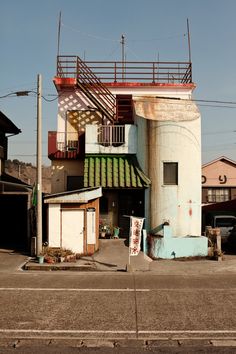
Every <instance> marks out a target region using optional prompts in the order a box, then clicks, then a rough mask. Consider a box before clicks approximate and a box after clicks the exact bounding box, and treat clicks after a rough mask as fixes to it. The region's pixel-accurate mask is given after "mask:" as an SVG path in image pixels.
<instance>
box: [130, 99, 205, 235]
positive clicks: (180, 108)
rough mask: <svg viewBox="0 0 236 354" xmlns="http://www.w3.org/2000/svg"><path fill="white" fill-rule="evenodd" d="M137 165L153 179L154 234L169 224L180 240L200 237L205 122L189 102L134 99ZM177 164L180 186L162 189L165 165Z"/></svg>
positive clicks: (151, 220) (150, 217) (151, 218)
mask: <svg viewBox="0 0 236 354" xmlns="http://www.w3.org/2000/svg"><path fill="white" fill-rule="evenodd" d="M135 100H136V101H135V110H136V123H137V125H138V142H139V143H138V152H137V156H138V160H139V162H140V165H141V166H142V168H143V170H144V172H145V173H147V175H148V176H149V178H150V179H151V181H152V183H151V188H150V198H149V201H148V193H146V195H147V200H146V206H147V208H148V209H147V210H149V214H150V215H148V213H147V215H145V216H146V217H147V220H148V221H149V225H150V229H151V230H152V229H156V228H157V229H158V228H160V227H161V225H162V224H163V223H164V222H165V221H168V222H169V223H170V225H171V227H172V230H173V234H174V235H175V236H176V237H185V236H187V235H194V236H197V235H201V120H200V113H199V111H198V108H197V106H196V105H195V104H194V103H193V102H192V101H191V100H189V101H188V102H185V101H184V103H183V104H182V103H180V102H179V101H178V100H177V103H175V101H172V102H170V101H171V100H167V102H166V101H165V100H161V99H155V98H154V97H146V96H145V97H136V98H135ZM164 162H177V163H178V185H164V183H163V163H164Z"/></svg>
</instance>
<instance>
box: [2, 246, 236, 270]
mask: <svg viewBox="0 0 236 354" xmlns="http://www.w3.org/2000/svg"><path fill="white" fill-rule="evenodd" d="M9 254H11V252H10V253H9ZM25 259H26V257H25ZM18 261H19V265H20V262H22V261H23V258H22V257H20V255H19V257H18ZM129 264H130V267H129ZM0 265H1V259H0ZM26 268H27V269H28V270H46V269H53V270H57V269H61V270H78V271H109V272H113V271H115V272H117V271H127V270H128V271H129V270H133V271H141V272H146V271H150V272H154V273H155V274H160V275H168V274H175V275H187V274H189V275H194V274H195V275H204V274H216V273H219V274H223V273H224V272H227V273H234V272H236V255H225V256H224V257H223V260H222V261H216V260H210V259H206V258H200V259H179V260H178V259H175V260H174V259H173V260H163V259H162V260H152V259H151V258H149V257H147V256H146V255H144V254H143V252H140V254H139V255H138V256H133V257H130V259H129V255H128V247H127V246H126V244H125V240H124V239H118V240H100V249H99V251H98V252H96V253H95V254H94V255H93V256H92V257H81V259H79V260H78V261H77V262H76V263H61V264H56V265H48V264H46V263H44V264H43V265H40V264H39V263H38V262H37V260H35V259H29V260H28V262H27V263H26Z"/></svg>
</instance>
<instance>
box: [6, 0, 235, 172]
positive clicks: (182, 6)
mask: <svg viewBox="0 0 236 354" xmlns="http://www.w3.org/2000/svg"><path fill="white" fill-rule="evenodd" d="M60 11H61V13H62V26H61V41H60V53H61V54H65V55H79V56H81V57H82V58H84V56H85V58H86V59H87V60H120V59H121V45H120V43H119V41H120V38H121V34H124V35H125V39H126V58H127V60H141V61H146V60H150V61H154V60H157V58H158V56H159V59H160V60H161V61H180V60H183V61H184V60H187V59H188V48H187V37H186V36H185V34H186V20H187V18H188V19H189V23H190V32H191V49H192V63H193V81H194V82H195V83H196V85H197V88H196V90H195V93H194V98H195V99H203V100H216V101H233V102H236V68H235V62H236V60H235V58H236V21H235V14H236V1H235V0H224V1H223V0H117V1H115V0H86V1H81V0H41V1H38V0H37V1H36V0H7V1H1V4H0V43H1V56H0V68H1V69H0V71H1V75H0V96H4V95H6V94H8V93H9V92H14V91H21V90H36V86H37V74H39V73H40V74H41V75H42V81H43V95H44V96H45V97H46V98H47V99H52V98H53V97H54V96H51V95H56V90H55V87H54V85H53V82H52V80H53V77H54V75H55V73H56V55H57V32H58V19H59V13H60ZM203 104H206V103H201V105H200V102H199V109H200V111H201V114H202V161H203V163H205V162H208V161H210V160H213V159H215V158H217V157H218V156H221V155H225V156H228V157H229V158H231V159H234V160H236V132H234V131H236V123H235V117H236V105H234V106H232V105H231V106H230V107H229V108H228V107H222V105H220V106H221V107H217V106H219V105H218V104H216V103H209V104H208V106H204V105H203ZM209 105H211V106H209ZM212 105H213V107H212ZM225 106H229V105H227V104H225ZM234 107H235V108H234ZM0 110H1V111H2V112H3V113H4V114H6V116H8V117H9V118H10V119H11V120H12V121H13V122H14V123H15V124H16V126H17V127H18V128H20V129H21V130H22V133H21V134H19V135H18V136H15V137H11V138H10V139H9V158H10V159H14V158H16V159H19V160H21V161H25V162H32V163H33V164H35V162H36V158H35V154H36V152H35V151H36V97H35V96H32V97H21V98H20V97H8V98H2V99H0ZM56 122H57V101H56V100H55V101H53V102H51V103H49V102H46V101H43V132H42V134H43V138H42V140H43V155H44V156H43V162H44V164H46V165H49V164H50V161H49V160H48V159H47V133H48V131H49V130H56Z"/></svg>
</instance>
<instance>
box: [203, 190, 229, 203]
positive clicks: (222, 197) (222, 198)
mask: <svg viewBox="0 0 236 354" xmlns="http://www.w3.org/2000/svg"><path fill="white" fill-rule="evenodd" d="M207 200H208V203H218V202H226V201H227V200H230V190H229V188H209V189H208V191H207Z"/></svg>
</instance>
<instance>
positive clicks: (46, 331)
mask: <svg viewBox="0 0 236 354" xmlns="http://www.w3.org/2000/svg"><path fill="white" fill-rule="evenodd" d="M0 333H58V334H81V333H88V334H89V333H92V334H94V333H97V334H135V333H136V331H110V330H109V331H101V330H87V331H85V330H79V329H78V330H77V329H74V330H73V329H72V330H64V329H50V330H46V329H1V328H0Z"/></svg>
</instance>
